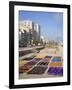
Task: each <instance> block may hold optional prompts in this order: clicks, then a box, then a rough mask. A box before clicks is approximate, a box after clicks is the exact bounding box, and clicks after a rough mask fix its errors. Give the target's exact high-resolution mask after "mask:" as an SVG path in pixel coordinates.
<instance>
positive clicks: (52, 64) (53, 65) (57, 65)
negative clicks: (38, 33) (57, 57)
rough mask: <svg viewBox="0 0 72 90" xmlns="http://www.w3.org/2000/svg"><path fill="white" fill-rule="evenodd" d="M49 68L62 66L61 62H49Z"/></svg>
mask: <svg viewBox="0 0 72 90" xmlns="http://www.w3.org/2000/svg"><path fill="white" fill-rule="evenodd" d="M49 66H50V67H59V66H63V64H62V63H61V62H51V63H50V64H49Z"/></svg>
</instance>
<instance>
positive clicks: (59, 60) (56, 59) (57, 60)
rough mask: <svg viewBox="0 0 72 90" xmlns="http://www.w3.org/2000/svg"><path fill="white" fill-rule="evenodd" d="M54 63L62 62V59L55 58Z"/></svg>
mask: <svg viewBox="0 0 72 90" xmlns="http://www.w3.org/2000/svg"><path fill="white" fill-rule="evenodd" d="M52 62H61V59H60V58H53V59H52Z"/></svg>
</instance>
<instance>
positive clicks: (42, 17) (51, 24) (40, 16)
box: [19, 10, 63, 41]
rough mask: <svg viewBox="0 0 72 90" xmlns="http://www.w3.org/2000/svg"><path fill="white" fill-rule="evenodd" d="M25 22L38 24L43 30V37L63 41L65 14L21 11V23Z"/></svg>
mask: <svg viewBox="0 0 72 90" xmlns="http://www.w3.org/2000/svg"><path fill="white" fill-rule="evenodd" d="M23 20H31V21H33V22H35V23H38V24H39V25H40V28H41V30H40V31H41V36H44V37H45V38H48V39H52V40H61V41H63V13H60V12H57V13H56V12H40V11H24V10H23V11H22V10H20V11H19V21H23Z"/></svg>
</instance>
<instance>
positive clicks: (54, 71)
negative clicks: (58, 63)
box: [48, 67, 63, 75]
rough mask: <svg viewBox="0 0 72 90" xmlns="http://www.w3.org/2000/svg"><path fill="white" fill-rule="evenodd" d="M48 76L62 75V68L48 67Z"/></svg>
mask: <svg viewBox="0 0 72 90" xmlns="http://www.w3.org/2000/svg"><path fill="white" fill-rule="evenodd" d="M48 74H49V75H63V67H50V68H49V70H48Z"/></svg>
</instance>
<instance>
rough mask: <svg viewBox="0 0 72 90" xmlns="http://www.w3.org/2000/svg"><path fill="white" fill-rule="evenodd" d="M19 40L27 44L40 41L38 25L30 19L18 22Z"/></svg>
mask: <svg viewBox="0 0 72 90" xmlns="http://www.w3.org/2000/svg"><path fill="white" fill-rule="evenodd" d="M19 40H22V41H24V43H25V42H27V44H30V45H31V44H37V43H38V42H40V25H39V24H35V23H33V22H32V21H30V20H24V21H20V22H19Z"/></svg>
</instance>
